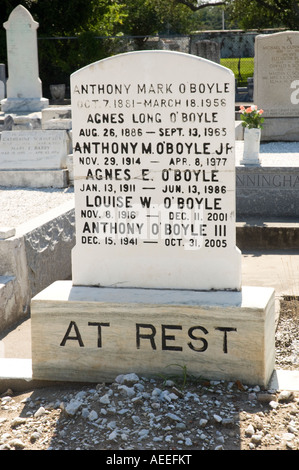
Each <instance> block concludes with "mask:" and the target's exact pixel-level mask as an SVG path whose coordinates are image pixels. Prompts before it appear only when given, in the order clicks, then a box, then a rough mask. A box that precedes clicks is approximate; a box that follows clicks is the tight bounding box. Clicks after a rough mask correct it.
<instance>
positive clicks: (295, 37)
mask: <svg viewBox="0 0 299 470" xmlns="http://www.w3.org/2000/svg"><path fill="white" fill-rule="evenodd" d="M298 59H299V32H298V31H284V32H281V33H274V34H262V35H258V36H257V37H256V39H255V58H254V64H255V65H254V103H255V104H256V105H257V106H258V107H259V108H262V109H263V110H264V116H265V122H264V125H263V130H262V134H261V140H264V141H297V140H298V133H299V124H298V116H299V80H298V73H299V66H298Z"/></svg>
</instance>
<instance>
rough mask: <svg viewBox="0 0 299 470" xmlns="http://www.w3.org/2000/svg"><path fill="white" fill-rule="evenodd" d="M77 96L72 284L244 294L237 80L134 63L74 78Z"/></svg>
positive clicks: (158, 58)
mask: <svg viewBox="0 0 299 470" xmlns="http://www.w3.org/2000/svg"><path fill="white" fill-rule="evenodd" d="M186 77H188V78H186ZM71 88H72V106H73V111H72V119H73V158H74V179H75V206H76V247H75V249H74V252H73V282H74V284H75V285H101V286H111V285H113V286H121V287H151V288H181V289H202V290H210V289H240V285H241V276H240V264H241V261H240V260H241V256H240V252H239V250H238V249H237V248H236V246H235V157H234V120H233V113H234V76H233V74H232V73H231V72H230V71H229V70H228V69H226V68H224V67H221V66H219V65H218V64H215V63H212V62H210V61H207V60H205V59H201V58H197V57H195V56H190V55H185V54H180V53H173V52H162V51H160V52H142V53H129V54H123V55H120V56H116V57H113V58H110V59H106V60H103V61H100V62H97V63H95V64H92V65H90V66H87V67H85V68H83V69H81V70H80V71H78V72H76V73H74V74H73V75H72V87H71ZM82 259H84V264H82Z"/></svg>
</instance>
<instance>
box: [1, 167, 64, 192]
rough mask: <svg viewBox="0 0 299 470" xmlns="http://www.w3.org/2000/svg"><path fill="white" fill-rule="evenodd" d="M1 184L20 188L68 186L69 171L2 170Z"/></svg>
mask: <svg viewBox="0 0 299 470" xmlns="http://www.w3.org/2000/svg"><path fill="white" fill-rule="evenodd" d="M0 186H8V187H10V186H15V187H18V188H66V187H67V186H68V171H67V170H65V169H63V170H60V169H59V170H0Z"/></svg>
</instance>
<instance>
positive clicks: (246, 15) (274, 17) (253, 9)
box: [227, 0, 299, 30]
mask: <svg viewBox="0 0 299 470" xmlns="http://www.w3.org/2000/svg"><path fill="white" fill-rule="evenodd" d="M298 3H299V2H298V1H297V0H253V1H248V0H231V1H230V2H228V5H227V12H228V14H229V17H230V20H231V22H232V23H233V24H236V25H238V26H239V27H240V28H243V29H262V28H273V27H286V28H288V29H292V30H297V29H298V28H299V5H298Z"/></svg>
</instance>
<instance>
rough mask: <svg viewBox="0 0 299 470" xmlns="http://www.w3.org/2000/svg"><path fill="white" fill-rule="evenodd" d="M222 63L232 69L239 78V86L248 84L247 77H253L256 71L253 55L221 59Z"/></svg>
mask: <svg viewBox="0 0 299 470" xmlns="http://www.w3.org/2000/svg"><path fill="white" fill-rule="evenodd" d="M220 63H221V65H223V66H224V67H227V68H228V69H230V70H232V71H233V73H234V75H235V77H236V79H237V80H238V86H247V78H248V77H253V72H254V58H253V57H242V58H240V59H238V58H234V59H221V60H220Z"/></svg>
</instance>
